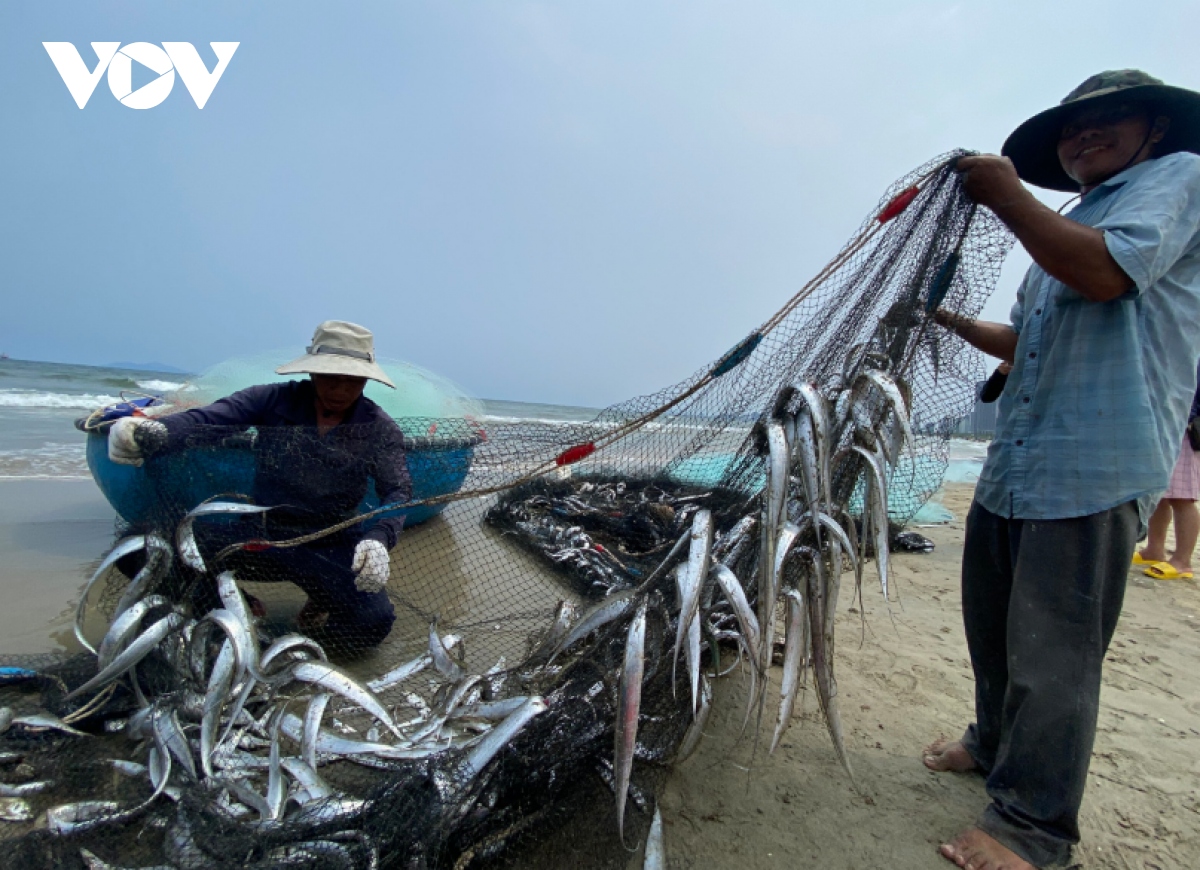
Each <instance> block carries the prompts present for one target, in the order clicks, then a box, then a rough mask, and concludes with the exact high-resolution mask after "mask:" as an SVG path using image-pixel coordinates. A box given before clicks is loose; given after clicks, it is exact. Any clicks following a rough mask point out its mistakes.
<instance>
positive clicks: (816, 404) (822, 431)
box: [796, 382, 833, 500]
mask: <svg viewBox="0 0 1200 870" xmlns="http://www.w3.org/2000/svg"><path fill="white" fill-rule="evenodd" d="M796 389H797V391H798V392H799V393H800V396H801V398H802V399H803V400H804V404H805V406H806V407H807V408H808V413H809V416H810V417H811V419H812V427H813V434H814V435H815V436H816V439H817V467H818V468H819V469H820V470H821V478H822V480H821V491H822V492H823V493H824V494H825V498H826V499H827V500H828V499H831V498H833V489H832V487H831V486H830V484H829V467H830V463H829V459H830V456H829V446H830V443H831V442H830V435H831V434H832V431H833V430H832V428H831V427H830V423H829V405H828V404H827V403H826V401H825V397H824V396H822V395H821V394H820V393H819V392H817V388H816V387H815V386H814V385H813V384H810V383H806V382H802V383H801V384H800V385H799V386H798V387H797V388H796Z"/></svg>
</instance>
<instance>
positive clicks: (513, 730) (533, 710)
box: [460, 696, 546, 785]
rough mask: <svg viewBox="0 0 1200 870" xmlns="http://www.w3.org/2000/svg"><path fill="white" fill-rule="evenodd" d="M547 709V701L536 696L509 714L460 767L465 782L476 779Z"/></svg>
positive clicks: (481, 741) (480, 742)
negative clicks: (490, 762)
mask: <svg viewBox="0 0 1200 870" xmlns="http://www.w3.org/2000/svg"><path fill="white" fill-rule="evenodd" d="M545 711H546V701H545V700H544V699H543V698H540V697H537V696H534V697H532V698H527V699H526V700H525V703H524V704H522V705H521V706H520V707H518V708H517V709H516V710H514V711H513V712H512V713H510V714H509V715H508V717H507V718H505V720H504V721H503V722H501V723H500V724H499V725H497V726H496V727H495V728H493V729H492V730H491V731H489V732H488V734H487V735H486V736H485V737H484V738H483V739H482V740H480V741H479V743H478V744H477V745H476V746H475V748H474V749H472V750H471V752H470V754H469V755H468V756H467V757H466V759H465V760H464V761H463V763H462V765H461V767H460V773H461V774H462V776H463V778H464V779H463V784H464V785H465V784H466V783H469V782H470V781H471V780H473V779H475V777H477V776H478V775H479V774H480V772H481V771H482V770H483V769H484V768H485V767H487V764H488V762H489V761H491V760H492V759H493V758H494V757H495V755H496V753H497V752H499V751H500V750H501V749H503V748H504V747H505V746H507V745H508V744H509V743H510V742H511V741H512V739H513V737H515V736H516V735H517V733H518V732H519V731H520V730H521V729H522V728H524V727H525V726H526V725H528V724H529V722H530V720H532V719H533V718H534V717H535V716H537V715H539V714H541V713H544V712H545Z"/></svg>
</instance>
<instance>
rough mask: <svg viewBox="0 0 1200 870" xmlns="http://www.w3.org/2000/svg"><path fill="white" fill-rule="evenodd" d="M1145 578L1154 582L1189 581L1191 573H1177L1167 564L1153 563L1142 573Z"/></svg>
mask: <svg viewBox="0 0 1200 870" xmlns="http://www.w3.org/2000/svg"><path fill="white" fill-rule="evenodd" d="M1142 573H1143V574H1145V575H1146V576H1147V577H1153V578H1154V579H1155V580H1191V579H1192V572H1191V571H1179V570H1177V569H1176V568H1175V566H1174V565H1172V564H1170V563H1169V562H1155V563H1153V564H1152V565H1150V567H1149V568H1146V569H1145V570H1144V571H1142Z"/></svg>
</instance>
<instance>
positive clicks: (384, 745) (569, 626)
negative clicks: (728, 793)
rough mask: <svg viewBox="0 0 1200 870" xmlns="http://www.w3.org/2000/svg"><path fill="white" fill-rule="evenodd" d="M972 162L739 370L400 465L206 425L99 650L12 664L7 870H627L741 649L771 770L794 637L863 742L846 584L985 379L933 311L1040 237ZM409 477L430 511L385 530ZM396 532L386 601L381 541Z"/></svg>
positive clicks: (107, 617) (459, 434)
mask: <svg viewBox="0 0 1200 870" xmlns="http://www.w3.org/2000/svg"><path fill="white" fill-rule="evenodd" d="M960 153H965V152H958V153H955V154H949V155H944V156H941V157H939V158H937V159H936V160H933V161H931V162H930V163H928V164H926V165H925V166H922V167H920V168H919V169H917V170H915V171H914V172H912V173H910V174H909V175H908V176H906V177H904V178H902V179H900V180H898V181H897V182H896V183H895V184H894V185H892V187H891V188H890V189H889V190H888V191H887V192H886V193H885V194H884V196H883V197H882V199H881V201H880V203H879V204H878V206H877V207H876V208H875V209H874V210H873V211H872V213H871V215H870V216H869V217H868V218H867V220H865V221H864V223H863V224H862V226H861V227H860V228H859V230H858V232H857V233H856V234H855V235H854V237H853V239H852V240H851V242H850V243H849V244H848V245H847V246H846V247H845V248H844V249H843V250H842V251H841V252H839V254H838V255H837V257H835V258H834V260H833V261H832V262H831V263H830V265H829V266H827V267H826V268H825V269H824V270H822V272H821V273H820V274H819V275H817V276H816V277H815V278H814V279H813V280H812V281H810V282H809V283H808V284H807V285H806V286H805V287H804V288H803V289H802V290H801V291H800V292H799V293H798V294H797V295H796V296H795V297H794V298H793V299H792V300H790V301H789V302H788V304H787V305H786V306H785V307H784V308H782V309H781V310H780V311H779V312H778V313H777V314H776V315H775V316H774V317H772V318H771V319H770V320H768V321H767V322H766V323H765V324H763V325H762V326H761V327H760V328H759V329H757V330H755V331H754V332H752V333H751V334H750V335H749V336H748V337H747V339H746V340H745V341H743V342H742V343H740V344H739V345H738V346H737V347H736V348H734V349H733V350H732V351H730V353H728V354H726V355H725V357H723V358H722V359H721V360H718V361H717V362H716V363H714V364H713V365H710V366H706V367H705V368H703V369H701V370H700V371H698V372H696V373H695V374H694V375H692V376H691V377H690V378H688V379H686V380H685V381H683V382H682V383H679V384H676V385H674V386H671V387H668V388H666V389H663V390H661V391H659V392H657V393H653V394H649V395H645V396H641V397H638V398H635V399H631V400H629V401H626V402H623V403H620V404H618V405H615V406H613V407H611V408H608V409H606V410H604V411H603V412H601V413H600V414H599V415H598V416H597V417H596V418H595V419H594V420H592V421H590V422H588V423H579V424H572V423H562V424H557V425H551V424H546V423H530V422H525V423H521V422H511V423H503V422H497V423H490V424H489V425H488V426H487V427H486V431H481V429H480V426H479V424H478V423H477V422H476V421H475V420H474V419H473V418H472V417H469V416H463V415H457V416H452V417H436V418H433V417H407V418H402V419H399V420H397V421H396V423H397V424H398V425H399V428H400V430H402V431H403V432H404V433H406V434H407V435H408V436H409V437H407V438H406V439H405V441H404V446H403V452H402V453H398V452H397V449H396V448H395V446H394V444H395V439H394V438H393V437H392V434H391V432H392V429H391V428H389V427H392V423H390V422H389V423H388V424H387V426H385V427H383V428H380V426H362V427H353V426H349V425H346V424H343V425H342V426H338V427H336V428H335V429H334V430H333V432H331V433H329V434H328V435H326V434H322V433H317V432H315V431H308V430H305V429H304V427H299V426H297V427H287V428H289V431H288V432H282V433H281V432H270V431H264V430H263V428H261V427H260V428H258V429H254V428H250V429H247V427H245V426H235V427H209V426H199V427H195V428H194V429H193V430H192V435H191V436H190V437H189V438H188V439H187V443H186V444H184V445H182V446H177V447H176V448H175V449H172V450H168V451H162V452H159V453H151V454H150V455H149V458H148V459H147V461H146V464H145V466H144V468H143V469H140V470H139V472H138V473H139V474H141V475H142V477H140V478H138V481H139V483H138V486H139V487H140V489H139V490H138V492H139V493H141V494H142V495H143V496H145V497H146V498H147V499H148V506H147V508H146V509H145V510H144V511H143V512H142V515H141V516H140V517H139V518H138V519H135V520H134V521H133V522H131V523H128V524H126V525H125V526H124V527H123V528H121V529H120V535H119V538H120V540H119V542H118V545H117V549H116V550H114V551H113V553H112V554H110V555H109V557H108V558H107V559H106V560H105V562H104V564H103V565H102V567H101V570H100V571H99V572H97V577H96V579H95V582H94V583H93V584H92V585H91V586H90V587H89V589H88V591H87V592H85V594H84V600H83V602H82V604H81V606H80V610H79V620H78V623H79V627H80V628H79V630H80V634H81V635H82V636H83V638H84V639H85V640H86V641H87V643H88V644H89V645H90V646H93V647H95V648H96V652H95V654H92V653H89V654H81V655H79V656H75V657H71V658H69V659H66V660H55V661H50V660H23V661H10V662H6V663H5V664H6V665H7V666H8V670H6V671H5V672H4V673H5V674H6V676H5V684H6V687H5V688H3V689H0V704H3V705H4V706H5V707H6V709H7V712H6V713H4V714H3V715H4V718H5V719H6V720H9V721H8V722H7V723H6V730H5V731H4V733H3V736H2V737H0V782H2V783H3V784H4V786H3V787H4V788H5V792H4V793H5V794H6V795H9V794H10V795H12V797H6V798H5V799H4V801H5V803H4V804H3V811H4V814H5V817H6V818H7V819H9V820H8V821H5V822H4V823H3V825H2V826H0V838H3V839H4V841H5V842H4V844H3V850H2V852H3V857H0V863H3V864H6V865H8V866H14V867H15V866H19V867H26V868H38V867H81V866H93V867H103V866H108V865H112V866H151V865H162V864H169V865H170V866H175V867H180V868H209V867H233V866H237V867H255V868H259V867H261V868H267V867H346V868H367V867H406V868H407V867H430V868H433V867H439V868H441V867H446V868H449V867H478V866H510V865H511V866H532V867H536V866H546V867H552V866H564V865H566V864H568V863H569V864H571V865H572V866H582V867H618V866H622V867H623V866H625V865H626V864H627V862H628V855H629V853H628V852H627V851H626V848H625V846H626V844H633V843H635V842H640V841H641V840H643V839H644V837H645V836H646V832H647V830H648V829H649V827H650V818H651V813H652V812H653V809H654V795H655V792H656V789H657V788H658V787H659V786H660V784H661V782H662V780H663V778H664V777H665V776H666V774H667V772H668V771H669V770H670V768H671V766H672V765H673V764H675V763H678V761H679V760H680V759H681V758H682V757H683V756H685V755H686V754H687V752H689V751H690V749H691V747H692V746H693V745H694V743H695V740H696V739H697V738H698V736H699V733H700V727H701V725H702V723H703V719H704V716H705V711H706V710H707V709H708V705H709V704H710V703H711V700H710V698H711V693H710V690H709V681H710V680H711V679H712V678H714V677H715V676H716V675H717V674H720V673H724V672H728V671H730V670H731V669H732V668H734V667H736V666H737V663H738V662H739V661H741V662H743V664H742V665H741V668H740V669H741V672H742V673H743V674H748V675H749V678H750V679H752V680H753V681H755V684H756V685H757V686H758V692H759V695H758V706H759V715H758V717H757V718H756V719H755V720H754V721H755V722H756V723H757V724H756V725H753V726H752V728H751V735H752V736H753V738H754V739H761V740H762V746H763V752H762V753H760V754H759V755H758V758H759V762H758V763H769V756H768V755H767V754H766V748H767V746H768V745H769V743H770V741H771V737H772V733H771V731H772V727H771V726H773V725H774V723H775V722H776V719H777V715H776V709H777V704H779V699H777V698H775V697H772V698H770V699H767V698H766V696H765V687H766V686H767V684H768V681H767V680H766V679H765V674H766V670H767V669H768V668H770V667H771V662H772V659H773V658H775V653H776V646H779V647H781V650H780V652H782V653H783V659H784V662H783V663H784V668H785V683H786V682H787V673H789V672H790V673H791V674H793V675H794V676H796V677H797V678H802V679H807V674H809V673H811V675H812V679H813V682H814V686H815V687H816V688H817V690H818V696H819V697H820V699H821V701H822V710H823V712H824V713H825V715H826V718H827V720H828V722H829V725H830V732H831V737H832V738H833V739H834V740H835V743H836V741H837V740H838V739H839V733H838V727H839V726H838V720H839V716H838V713H837V709H836V681H835V679H834V677H833V636H832V623H833V620H832V613H833V612H834V611H835V610H836V608H837V601H838V598H837V592H838V588H839V585H840V583H841V582H842V581H841V576H842V571H843V569H845V571H846V572H847V573H846V577H847V578H849V577H854V578H855V580H854V582H855V583H856V584H861V582H862V581H861V573H860V571H861V564H862V563H861V559H862V558H864V557H866V556H868V555H870V554H872V553H874V556H875V559H876V561H877V562H879V561H882V559H883V557H885V556H886V550H887V546H888V540H889V536H890V535H891V534H893V533H894V532H895V528H896V527H897V526H900V525H903V523H904V522H905V520H907V519H908V518H909V517H910V516H912V514H913V513H915V512H916V510H917V509H918V508H919V507H920V506H921V504H922V503H923V502H924V501H925V500H926V499H927V498H928V497H929V496H930V495H931V494H932V492H933V491H934V490H935V489H936V488H937V487H938V485H939V483H940V479H941V475H942V472H943V471H944V469H945V466H946V462H947V452H948V437H949V434H950V432H951V429H952V427H953V425H954V424H955V422H956V421H957V419H958V418H959V417H961V415H962V414H964V413H965V412H966V411H967V410H969V408H970V407H971V404H972V401H973V385H974V384H975V383H976V382H977V380H978V379H979V375H980V374H981V372H980V366H981V362H980V360H979V359H978V357H977V356H975V355H974V354H973V353H971V352H969V350H968V349H967V348H966V346H965V345H964V344H963V343H962V342H961V341H960V340H958V339H957V338H956V337H954V335H953V334H952V333H950V332H948V331H946V330H942V329H940V328H937V327H936V326H934V325H933V324H932V320H931V315H930V313H929V312H930V311H931V310H932V309H933V308H935V307H937V306H938V305H939V304H940V305H941V307H943V308H946V309H949V310H951V311H954V312H958V313H960V314H964V315H967V316H972V315H974V314H976V313H977V312H978V311H979V309H980V308H981V307H982V305H983V302H984V300H985V298H986V296H987V294H988V293H989V292H990V291H991V289H992V288H993V286H994V284H995V282H996V280H997V278H998V276H999V270H1000V266H1001V263H1002V261H1003V258H1004V256H1005V255H1006V253H1007V251H1008V248H1009V246H1010V244H1011V238H1010V237H1009V235H1008V233H1007V231H1006V230H1005V229H1004V228H1003V226H1002V225H1001V224H1000V223H999V222H998V221H997V220H996V219H995V218H994V216H992V215H991V214H990V213H989V212H986V211H983V210H979V209H977V208H976V207H975V206H974V205H973V204H972V203H971V202H970V200H969V199H967V198H966V197H965V195H964V194H963V192H962V190H961V187H960V184H959V179H958V176H957V174H956V173H955V172H954V171H953V161H954V159H955V158H956V157H957V156H959V154H960ZM818 418H826V421H825V423H822V422H821V419H818ZM908 430H911V432H910V433H909V431H908ZM89 438H91V439H99V441H100V443H101V444H102V443H103V439H104V432H103V431H98V432H94V433H92V434H91V435H90V436H89ZM814 442H815V444H814ZM381 444H383V445H386V444H392V445H393V446H392V447H390V448H388V449H389V450H390V451H391V454H390V455H389V456H381V455H380V451H381V450H382V449H383V448H381V447H380V446H379V445H381ZM100 450H101V453H102V452H103V449H102V447H101V448H100ZM781 451H782V453H781ZM397 456H400V458H401V459H402V461H403V463H404V464H405V465H406V467H407V469H408V472H409V473H410V475H411V477H412V483H413V497H412V499H411V501H410V503H408V504H406V505H401V506H398V507H397V506H389V505H384V506H383V507H381V508H376V507H374V505H375V504H377V500H378V498H379V497H380V496H381V495H383V494H382V493H375V492H374V487H373V482H375V481H373V479H372V474H376V476H378V474H379V473H381V472H380V468H381V464H384V463H387V462H393V463H394V462H396V461H397ZM781 457H782V459H781ZM100 461H101V460H100V459H97V460H96V462H100ZM94 465H95V463H94ZM272 470H273V472H272ZM878 472H882V473H881V474H880V473H878ZM270 473H277V477H279V478H280V479H286V481H287V482H288V484H289V485H290V486H291V487H292V488H291V489H290V490H289V495H288V497H287V498H286V499H282V498H275V499H274V500H273V501H272V500H269V499H267V498H266V497H265V496H264V489H263V486H262V481H263V479H264V477H265V476H269V475H270ZM97 474H98V477H99V472H97ZM275 492H276V494H277V491H275ZM147 494H148V495H147ZM373 497H374V498H375V499H376V501H375V502H372V498H373ZM205 500H209V501H207V503H205ZM198 505H201V507H200V508H199V510H197V506H198ZM256 505H257V506H258V507H269V508H271V509H270V510H265V511H258V510H255V507H256ZM399 515H404V516H405V517H406V520H405V524H406V528H405V529H404V530H403V532H402V533H400V535H399V539H398V542H397V544H396V546H395V547H394V548H393V549H392V550H391V553H390V565H389V566H388V572H389V574H390V579H389V580H388V583H387V586H386V588H385V589H384V590H383V591H379V592H373V591H371V589H370V587H369V584H366V585H367V587H368V588H367V589H365V590H364V589H363V588H361V587H362V586H363V585H364V584H363V574H362V572H360V571H359V568H361V567H362V566H361V565H360V564H358V563H356V556H357V555H358V548H359V543H360V542H361V541H362V540H364V539H370V538H372V537H374V538H375V539H376V540H384V541H386V539H387V535H386V534H381V533H380V532H381V530H383V531H386V529H387V528H389V523H390V524H391V526H390V527H391V528H393V529H394V527H395V526H396V522H395V518H396V517H397V516H399ZM888 518H890V523H889V522H888V521H887V519H888ZM835 527H836V528H835ZM881 550H882V552H881ZM856 563H857V564H858V568H859V570H858V571H856V569H855V564H856ZM880 567H883V566H882V565H881V566H880ZM368 573H369V572H368ZM730 578H732V580H731V579H730ZM847 582H849V581H847ZM731 583H732V584H733V586H736V588H731V586H730V584H731ZM239 590H240V591H239ZM856 592H857V594H863V592H862V590H861V588H856ZM739 594H740V596H742V597H743V598H744V601H743V602H742V603H740V604H739V603H738V600H737V599H738V598H739ZM848 600H849V596H847V595H843V596H842V598H841V601H842V603H843V605H845V604H846V603H847V602H848ZM777 620H779V622H780V626H778V628H777V625H776V623H777ZM827 626H828V629H826V627H827ZM777 638H778V640H777ZM22 668H23V669H26V670H19V669H22ZM784 703H785V704H786V701H785V702H784ZM764 708H765V711H764ZM788 712H790V711H788V710H787V709H786V706H785V707H784V708H783V712H782V713H780V714H779V718H780V719H782V720H783V721H784V722H785V723H786V720H787V719H788V715H786V714H787V713H788ZM748 739H749V738H748Z"/></svg>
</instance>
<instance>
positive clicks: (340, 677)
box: [286, 662, 404, 740]
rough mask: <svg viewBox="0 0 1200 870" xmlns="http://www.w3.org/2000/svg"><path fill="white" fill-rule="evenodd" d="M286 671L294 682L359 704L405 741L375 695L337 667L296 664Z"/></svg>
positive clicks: (322, 664) (321, 664)
mask: <svg viewBox="0 0 1200 870" xmlns="http://www.w3.org/2000/svg"><path fill="white" fill-rule="evenodd" d="M286 670H287V672H288V674H289V675H290V677H291V679H293V680H296V681H298V682H301V683H311V684H312V685H314V686H320V687H321V688H322V689H324V690H325V691H327V692H333V693H334V694H335V695H340V696H341V697H343V698H345V699H346V700H347V701H350V702H351V703H353V704H357V705H358V706H359V707H362V708H363V709H364V710H366V711H367V712H368V713H370V714H371V715H372V716H374V717H375V718H376V719H378V720H379V721H380V722H382V723H383V724H384V725H385V726H386V727H387V729H388V730H389V731H391V732H392V733H393V734H395V735H396V736H397V737H398V738H400V739H401V740H403V739H404V734H403V733H401V731H400V729H399V728H397V727H396V723H395V722H394V721H392V717H391V714H389V713H388V711H387V710H386V709H385V708H384V706H383V704H381V703H380V702H379V699H378V698H377V697H375V694H374V693H373V692H372V691H371V690H370V689H368V688H367V687H366V686H364V685H362V684H361V683H360V682H358V681H357V680H356V679H354V678H353V677H352V676H350V675H349V674H347V673H346V672H345V671H343V670H342V669H341V668H339V667H337V666H336V665H331V664H329V663H328V662H296V663H295V664H292V665H289V666H288V668H287V669H286Z"/></svg>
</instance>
